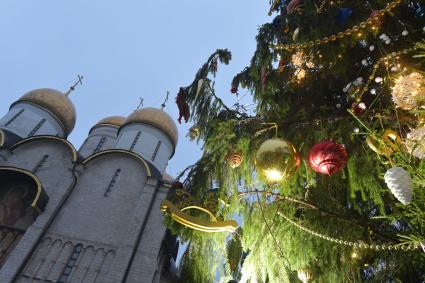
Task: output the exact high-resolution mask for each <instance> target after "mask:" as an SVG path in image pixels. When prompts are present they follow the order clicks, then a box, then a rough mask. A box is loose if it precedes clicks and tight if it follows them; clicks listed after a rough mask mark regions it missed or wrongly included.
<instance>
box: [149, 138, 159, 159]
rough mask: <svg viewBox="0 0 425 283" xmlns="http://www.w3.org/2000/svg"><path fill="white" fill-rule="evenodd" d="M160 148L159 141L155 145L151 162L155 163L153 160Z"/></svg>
mask: <svg viewBox="0 0 425 283" xmlns="http://www.w3.org/2000/svg"><path fill="white" fill-rule="evenodd" d="M160 146H161V141H158V143H157V144H156V148H155V151H154V152H153V155H152V158H151V160H152V161H155V158H156V155H157V154H158V150H159V147H160Z"/></svg>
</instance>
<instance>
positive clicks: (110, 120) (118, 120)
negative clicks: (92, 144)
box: [96, 116, 125, 127]
mask: <svg viewBox="0 0 425 283" xmlns="http://www.w3.org/2000/svg"><path fill="white" fill-rule="evenodd" d="M124 123H125V117H123V116H110V117H106V118H104V119H102V120H100V121H99V122H97V123H96V126H98V125H112V126H117V127H121V126H122V125H124Z"/></svg>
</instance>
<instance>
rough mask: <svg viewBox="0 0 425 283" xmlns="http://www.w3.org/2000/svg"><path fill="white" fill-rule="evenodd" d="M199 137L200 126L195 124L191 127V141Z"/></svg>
mask: <svg viewBox="0 0 425 283" xmlns="http://www.w3.org/2000/svg"><path fill="white" fill-rule="evenodd" d="M198 137H199V128H198V126H196V125H193V126H192V127H191V128H190V129H189V138H190V140H191V141H193V140H196V139H197V138H198Z"/></svg>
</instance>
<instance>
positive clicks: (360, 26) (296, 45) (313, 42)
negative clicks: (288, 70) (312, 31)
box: [270, 0, 401, 51]
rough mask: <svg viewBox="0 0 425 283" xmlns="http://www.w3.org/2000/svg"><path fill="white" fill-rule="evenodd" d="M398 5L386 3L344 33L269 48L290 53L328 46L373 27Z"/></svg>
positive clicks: (398, 2) (395, 1) (396, 0)
mask: <svg viewBox="0 0 425 283" xmlns="http://www.w3.org/2000/svg"><path fill="white" fill-rule="evenodd" d="M400 3H401V0H394V1H393V2H391V3H388V4H387V6H386V7H385V8H384V9H382V10H379V11H378V12H377V13H376V15H375V16H374V17H370V18H368V19H367V20H366V21H363V22H361V23H360V24H358V25H355V26H353V27H351V28H347V29H346V30H345V31H341V32H338V33H337V34H333V35H330V36H325V37H323V38H322V39H317V40H311V41H309V42H304V43H292V44H278V45H272V46H270V47H271V48H273V49H276V50H288V51H292V50H295V49H306V48H312V47H314V46H320V45H324V44H328V43H329V42H334V41H336V40H337V39H342V38H345V37H347V36H351V34H352V33H353V32H359V31H361V30H363V29H366V28H367V26H368V25H373V24H374V23H375V22H376V21H379V18H380V17H382V16H384V15H385V14H386V13H389V12H390V11H391V10H393V9H394V8H395V7H397V5H398V4H400Z"/></svg>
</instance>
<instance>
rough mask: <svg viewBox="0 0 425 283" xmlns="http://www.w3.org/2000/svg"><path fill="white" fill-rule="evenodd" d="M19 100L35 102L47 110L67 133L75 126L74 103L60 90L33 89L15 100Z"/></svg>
mask: <svg viewBox="0 0 425 283" xmlns="http://www.w3.org/2000/svg"><path fill="white" fill-rule="evenodd" d="M20 101H25V102H30V103H33V104H36V105H37V106H40V107H42V108H44V109H46V110H47V111H49V112H50V113H51V114H53V115H54V116H55V117H56V118H57V119H59V121H60V122H61V123H62V125H63V126H64V130H65V132H66V134H67V135H68V134H69V133H71V131H72V129H73V128H74V126H75V120H76V117H77V114H76V111H75V107H74V104H73V103H72V101H71V100H70V99H69V98H68V96H66V95H65V94H63V93H62V92H60V91H57V90H54V89H50V88H40V89H35V90H31V91H30V92H27V93H26V94H24V95H23V96H22V97H21V98H20V99H19V100H18V101H17V102H20Z"/></svg>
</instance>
